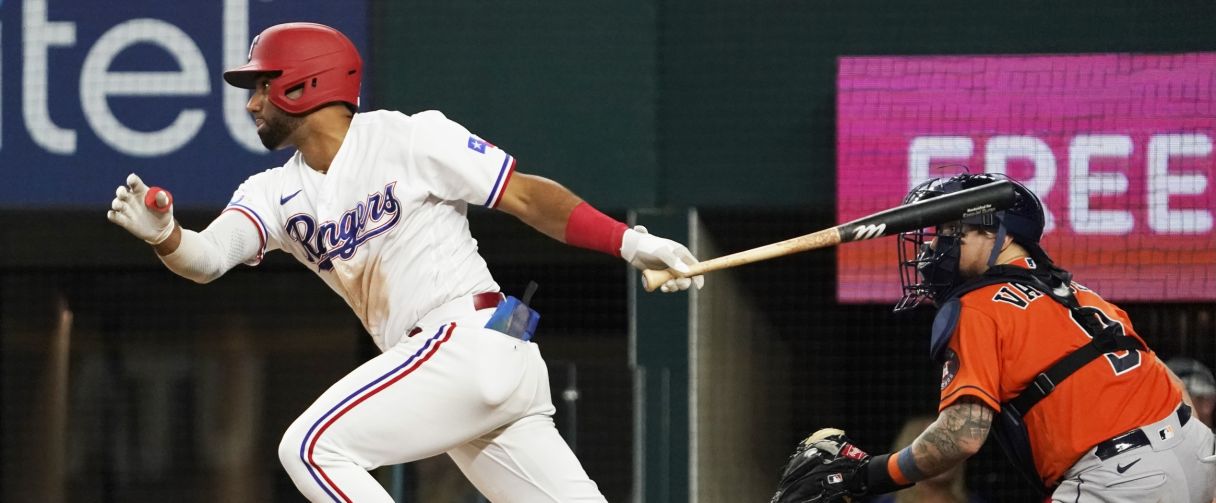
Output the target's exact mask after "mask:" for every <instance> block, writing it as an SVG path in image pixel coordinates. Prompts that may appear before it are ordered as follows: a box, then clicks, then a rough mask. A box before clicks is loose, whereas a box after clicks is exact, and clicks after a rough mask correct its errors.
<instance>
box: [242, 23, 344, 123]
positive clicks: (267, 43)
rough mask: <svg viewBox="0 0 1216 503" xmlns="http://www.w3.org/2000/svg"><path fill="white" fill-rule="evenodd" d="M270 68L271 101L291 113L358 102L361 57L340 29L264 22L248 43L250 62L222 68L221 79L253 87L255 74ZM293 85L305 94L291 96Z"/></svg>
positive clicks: (308, 24) (264, 72) (304, 24)
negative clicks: (225, 69) (256, 34)
mask: <svg viewBox="0 0 1216 503" xmlns="http://www.w3.org/2000/svg"><path fill="white" fill-rule="evenodd" d="M262 74H271V76H273V77H275V78H274V79H273V80H271V81H270V89H268V90H267V95H268V96H269V97H270V102H271V103H274V104H275V106H278V107H279V108H281V109H283V111H285V112H287V113H291V114H302V113H306V112H310V111H312V110H314V109H316V108H317V107H320V106H321V105H325V104H328V103H334V102H343V103H347V104H349V105H351V106H352V107H355V108H356V109H357V108H358V107H359V79H360V78H362V76H363V60H362V59H360V58H359V51H358V50H357V49H355V44H352V43H351V41H350V39H348V38H346V35H343V34H342V32H340V31H338V30H335V29H333V28H330V27H328V26H325V25H323V24H316V23H284V24H277V25H274V26H271V27H270V28H266V30H265V31H263V32H262V33H261V34H259V35H258V36H256V37H254V38H253V43H252V44H250V45H249V62H248V63H245V64H244V65H241V66H238V67H236V68H233V69H231V70H228V71H226V72H224V80H226V81H227V82H228V83H229V84H232V85H234V86H236V87H242V88H245V89H253V86H254V83H255V81H256V80H257V78H258V76H259V75H262ZM297 89H299V90H302V91H303V94H301V95H300V97H299V98H297V99H294V100H293V99H289V98H288V97H287V94H288V93H290V92H294V91H296V90H297Z"/></svg>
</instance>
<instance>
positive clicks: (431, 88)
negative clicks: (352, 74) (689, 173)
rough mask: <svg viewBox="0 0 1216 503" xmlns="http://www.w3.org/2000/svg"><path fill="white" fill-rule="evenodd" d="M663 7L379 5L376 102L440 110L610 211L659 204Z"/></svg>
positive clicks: (631, 2)
mask: <svg viewBox="0 0 1216 503" xmlns="http://www.w3.org/2000/svg"><path fill="white" fill-rule="evenodd" d="M654 12H655V7H654V5H653V3H652V2H649V1H645V0H627V1H605V0H594V1H579V2H556V1H551V2H545V1H539V0H530V1H527V0H524V1H511V2H487V1H467V0H456V1H449V0H441V1H429V2H426V1H424V2H378V3H376V8H375V9H374V11H373V20H374V21H373V27H372V29H373V32H372V33H373V39H374V40H377V41H378V43H377V44H376V45H375V47H374V49H373V53H372V56H371V60H372V64H371V66H372V68H371V71H372V72H374V73H373V79H374V81H373V83H374V88H373V89H374V91H373V92H374V95H375V98H374V102H375V103H374V105H375V106H376V107H380V108H390V109H397V110H400V111H402V112H405V113H414V112H416V111H420V110H427V109H437V110H441V111H443V112H444V113H445V114H446V115H447V116H448V117H449V118H451V119H453V120H455V121H457V122H460V123H461V124H463V125H464V126H465V127H467V128H469V130H471V131H473V132H474V133H477V134H478V135H480V136H482V137H483V138H485V139H486V140H489V141H490V142H491V143H494V144H496V145H498V146H500V147H502V148H503V149H505V150H507V151H508V152H510V153H511V154H512V155H514V156H515V157H516V158H518V159H519V165H518V169H519V170H520V171H522V172H527V173H533V174H539V175H543V176H547V177H550V178H554V179H557V180H559V181H561V182H562V183H563V184H565V185H567V186H569V187H570V188H571V189H573V190H574V191H575V192H577V193H579V194H580V195H582V196H583V197H585V198H586V199H588V200H591V201H594V202H596V203H597V206H601V207H604V208H617V209H620V208H627V207H633V206H652V205H654V204H655V200H654V198H655V190H654V187H655V180H656V179H657V177H658V172H659V171H658V169H657V164H656V160H655V148H654V142H655V132H654V131H655V115H654V104H655V102H656V97H655V75H654V72H655V67H656V65H655V50H654V38H655V35H654V33H655V13H654Z"/></svg>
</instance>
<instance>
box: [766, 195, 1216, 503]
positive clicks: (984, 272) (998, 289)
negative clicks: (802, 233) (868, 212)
mask: <svg viewBox="0 0 1216 503" xmlns="http://www.w3.org/2000/svg"><path fill="white" fill-rule="evenodd" d="M1002 178H1003V177H1000V176H998V175H988V174H974V175H973V174H962V175H958V176H955V177H952V178H948V179H933V180H929V181H927V182H925V183H924V184H922V185H920V186H918V187H916V188H915V189H913V190H912V192H911V193H909V194H908V196H907V198H905V200H904V203H905V204H910V203H915V202H917V201H922V200H925V199H928V198H931V197H938V196H940V195H943V194H949V193H953V192H957V191H960V190H964V189H969V188H972V187H978V186H980V185H984V184H987V183H992V182H993V181H995V180H997V179H1002ZM1015 193H1016V194H1017V200H1016V202H1015V204H1014V205H1013V207H1011V208H1009V209H1007V210H1004V211H999V212H996V213H995V214H987V215H980V216H975V217H968V218H966V219H964V220H962V221H959V222H951V223H948V224H944V225H941V226H939V227H937V228H936V229H933V230H932V232H930V230H928V229H926V230H921V231H917V232H912V233H906V234H904V235H901V236H900V244H901V249H900V258H901V267H902V268H903V269H904V270H903V274H902V278H903V279H904V292H905V297H904V298H903V299H902V300H901V301H900V303H899V304H898V305H897V306H896V310H897V311H898V310H903V309H909V308H912V307H915V306H916V305H918V304H921V303H922V302H924V301H932V302H933V303H934V304H936V305H937V306H938V315H937V319H936V320H935V321H934V324H933V338H932V345H931V354H932V355H933V356H934V358H935V359H936V360H937V361H939V362H940V363H941V365H942V374H941V401H940V405H939V415H938V418H937V420H936V421H935V422H934V423H933V424H931V425H930V426H929V427H928V428H927V429H926V430H925V431H924V433H922V434H921V435H920V436H919V437H918V438H917V439H916V440H915V441H913V442H912V445H910V446H908V447H906V448H904V449H902V450H900V451H898V452H895V453H891V454H883V455H880V456H875V457H870V456H869V455H867V454H865V453H864V452H862V451H860V450H859V449H857V448H856V447H854V446H853V445H852V444H851V443H850V442H849V440H848V439H847V438H846V437H845V436H844V432H843V431H840V430H835V429H825V430H820V431H819V432H816V434H814V435H812V436H811V437H810V438H808V439H807V440H806V441H805V442H804V443H803V444H802V445H801V446H800V447H799V451H798V452H797V453H796V455H795V456H794V457H793V458H791V461H790V463H789V466H788V468H787V472H786V476H785V478H784V480H783V481H782V483H781V487H780V488H779V491H778V494H777V495H776V496H775V497H774V501H783V502H784V501H791V502H792V501H820V500H818V499H813V497H814V496H823V495H825V494H826V495H828V496H847V495H864V494H880V493H885V492H890V491H894V490H896V489H899V488H901V487H906V486H908V485H910V484H914V483H916V482H917V481H920V480H924V479H926V478H929V477H933V476H935V475H938V474H940V473H943V472H945V471H946V470H948V469H950V468H953V467H954V466H956V465H958V464H959V463H962V462H964V461H965V460H966V459H967V458H968V457H970V456H971V455H972V454H975V453H976V452H977V451H978V450H979V449H980V447H981V446H982V445H983V443H984V441H985V440H986V439H987V437H988V434H989V431H990V430H991V431H994V433H995V435H996V437H997V440H998V441H999V442H1000V443H1001V446H1002V447H1003V448H1004V450H1005V452H1006V454H1007V455H1008V456H1009V458H1010V459H1011V460H1012V461H1013V462H1014V464H1015V466H1017V467H1018V468H1019V469H1020V471H1021V472H1022V473H1023V474H1024V475H1025V476H1026V477H1027V479H1028V480H1029V481H1031V482H1032V483H1033V484H1034V485H1035V486H1036V487H1038V488H1040V490H1042V491H1043V492H1044V493H1049V494H1050V495H1051V499H1052V500H1053V501H1059V502H1099V501H1103V502H1128V503H1131V502H1146V503H1147V502H1164V501H1169V502H1177V503H1184V502H1195V503H1199V502H1202V503H1208V502H1210V501H1212V498H1213V492H1214V491H1216V452H1214V449H1216V445H1214V444H1213V436H1212V432H1211V431H1210V430H1209V429H1208V428H1207V427H1206V426H1205V425H1203V424H1202V423H1200V422H1199V421H1198V420H1196V419H1194V418H1193V417H1192V408H1191V400H1190V397H1188V396H1186V394H1185V392H1184V391H1183V389H1182V386H1181V382H1180V381H1178V378H1177V377H1176V376H1174V375H1173V374H1172V373H1171V372H1170V371H1169V369H1168V368H1166V366H1165V365H1164V364H1163V363H1162V362H1161V361H1160V360H1158V359H1157V356H1156V354H1155V353H1154V352H1153V351H1151V350H1150V349H1149V348H1148V346H1147V345H1146V344H1145V343H1144V340H1143V339H1141V338H1140V336H1139V335H1137V334H1136V332H1135V329H1134V328H1133V327H1132V323H1131V320H1129V319H1128V317H1127V313H1125V312H1123V310H1121V309H1119V308H1118V307H1116V306H1114V305H1113V304H1111V303H1109V302H1107V301H1105V300H1104V299H1102V297H1101V296H1099V295H1098V294H1097V293H1095V292H1093V291H1091V290H1089V289H1087V288H1085V287H1084V286H1082V285H1081V284H1079V283H1076V282H1073V281H1072V280H1071V278H1072V276H1071V274H1069V273H1068V272H1067V271H1065V270H1063V269H1060V268H1059V267H1058V266H1056V265H1055V264H1054V263H1053V262H1052V260H1051V258H1050V257H1049V256H1048V255H1047V253H1046V252H1045V251H1044V250H1043V249H1042V248H1041V247H1040V246H1039V240H1040V238H1041V236H1042V234H1043V227H1044V219H1043V207H1042V204H1041V203H1040V201H1039V200H1038V197H1036V196H1035V195H1034V193H1032V192H1030V190H1028V189H1026V187H1024V186H1022V185H1021V184H1017V183H1016V182H1015ZM830 499H831V498H825V499H824V501H828V500H830Z"/></svg>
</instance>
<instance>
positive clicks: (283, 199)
mask: <svg viewBox="0 0 1216 503" xmlns="http://www.w3.org/2000/svg"><path fill="white" fill-rule="evenodd" d="M302 190H304V189H300V190H297V191H295V192H292V193H291V195H290V196H282V197H279V206H282V205H284V204H287V201H290V200H291V199H292V198H294V197H296V196H298V195H299V194H300V191H302Z"/></svg>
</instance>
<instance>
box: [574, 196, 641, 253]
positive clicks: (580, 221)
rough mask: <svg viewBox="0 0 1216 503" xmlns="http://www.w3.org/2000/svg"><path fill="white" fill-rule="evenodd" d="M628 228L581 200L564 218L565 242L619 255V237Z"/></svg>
mask: <svg viewBox="0 0 1216 503" xmlns="http://www.w3.org/2000/svg"><path fill="white" fill-rule="evenodd" d="M628 228H629V226H627V225H625V224H623V223H620V222H618V221H616V220H613V219H612V217H609V216H608V215H605V214H603V213H600V212H599V210H597V209H595V208H592V207H591V205H590V204H587V202H586V201H583V202H580V203H578V206H575V207H574V209H573V210H571V211H570V218H569V219H567V220H566V244H568V245H571V246H577V247H579V248H587V249H590V250H595V251H600V252H604V253H607V254H609V255H612V256H614V257H619V256H621V238H622V237H623V236H624V235H625V230H626V229H628Z"/></svg>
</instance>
